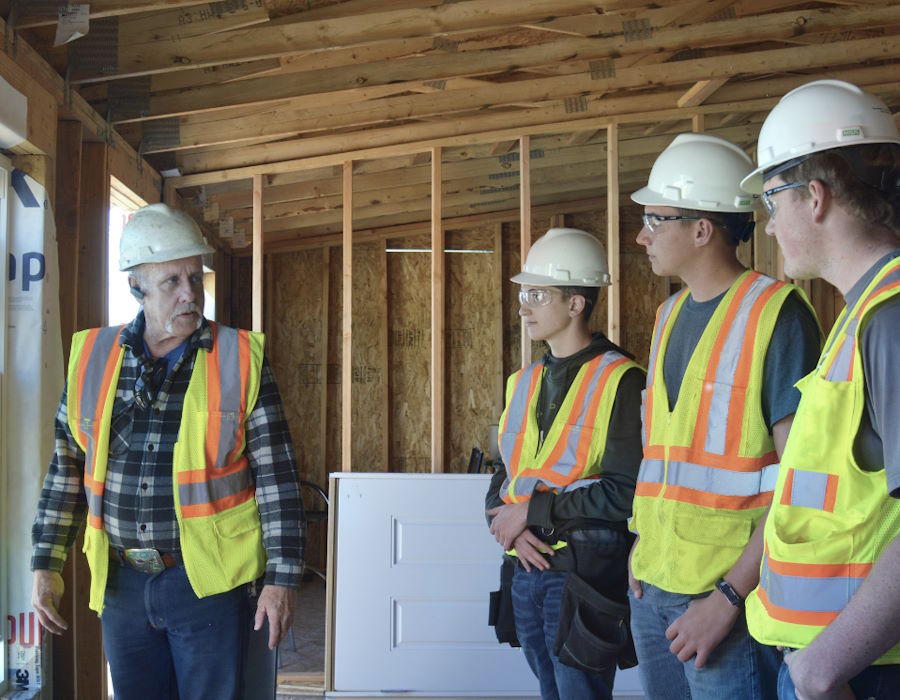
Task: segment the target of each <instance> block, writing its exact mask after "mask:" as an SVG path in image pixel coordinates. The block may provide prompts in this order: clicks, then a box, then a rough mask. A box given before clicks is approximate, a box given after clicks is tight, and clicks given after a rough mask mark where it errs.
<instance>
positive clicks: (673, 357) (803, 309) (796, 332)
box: [663, 290, 821, 432]
mask: <svg viewBox="0 0 900 700" xmlns="http://www.w3.org/2000/svg"><path fill="white" fill-rule="evenodd" d="M727 293H728V292H727V290H726V291H725V292H722V294H720V295H719V296H717V297H715V298H714V299H710V300H709V301H699V302H698V301H695V300H694V298H693V296H691V295H690V294H688V298H687V299H686V300H685V302H684V305H683V306H682V307H681V312H680V313H679V314H678V317H677V318H676V319H675V325H674V326H673V327H672V335H671V337H670V338H669V344H668V346H667V348H666V356H665V358H664V359H663V378H664V379H665V382H666V390H667V391H668V394H669V410H670V411H671V410H672V409H673V408H674V407H675V402H676V401H677V400H678V393H679V391H680V390H681V380H682V378H683V377H684V373H685V370H686V369H687V366H688V362H690V359H691V356H692V355H693V353H694V348H696V347H697V343H698V342H700V336H701V335H703V331H704V330H705V329H706V326H707V324H708V323H709V320H710V318H712V315H713V313H714V312H715V310H716V308H717V307H718V305H719V302H721V301H722V299H723V298H724V296H725V295H726V294H727ZM820 338H821V336H820V332H819V324H818V323H817V322H816V318H815V316H814V315H813V313H812V311H811V310H810V308H809V307H808V306H807V305H806V304H804V303H803V301H801V300H800V298H799V297H798V296H797V295H796V294H790V295H788V298H787V299H785V300H784V304H782V306H781V309H780V311H779V313H778V319H777V320H776V321H775V329H774V330H773V331H772V339H771V340H770V341H769V347H768V349H767V350H766V360H765V365H764V366H763V390H762V414H763V419H764V420H765V422H766V425H767V426H768V427H769V431H770V432H771V430H772V426H773V425H775V424H776V423H777V422H778V421H780V420H781V419H782V418H785V417H787V416H789V415H791V414H792V413H794V412H796V410H797V405H798V404H799V403H800V392H799V390H797V389H796V388H794V384H795V383H796V382H797V380H799V379H801V378H803V377H804V376H806V375H807V374H809V373H810V372H811V371H812V370H813V369H814V368H815V366H816V361H817V360H818V359H819V352H820V350H821V340H820Z"/></svg>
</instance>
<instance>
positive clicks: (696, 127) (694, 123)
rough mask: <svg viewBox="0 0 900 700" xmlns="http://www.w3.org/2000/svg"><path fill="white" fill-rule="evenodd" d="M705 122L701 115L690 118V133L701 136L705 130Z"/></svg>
mask: <svg viewBox="0 0 900 700" xmlns="http://www.w3.org/2000/svg"><path fill="white" fill-rule="evenodd" d="M705 127H706V120H705V119H704V115H703V114H695V115H694V116H693V117H691V131H693V132H694V133H695V134H702V133H703V132H704V131H705V130H706V129H705Z"/></svg>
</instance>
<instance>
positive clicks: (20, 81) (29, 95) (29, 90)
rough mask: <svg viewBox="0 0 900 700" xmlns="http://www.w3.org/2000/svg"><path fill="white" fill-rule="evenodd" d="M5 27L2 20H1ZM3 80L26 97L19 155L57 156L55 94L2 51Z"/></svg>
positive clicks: (0, 64)
mask: <svg viewBox="0 0 900 700" xmlns="http://www.w3.org/2000/svg"><path fill="white" fill-rule="evenodd" d="M0 28H2V21H0ZM0 78H3V79H4V80H5V81H6V82H8V83H9V84H10V85H11V86H12V87H13V89H15V90H16V91H18V92H20V93H21V94H23V95H24V96H25V99H26V103H27V113H26V116H25V142H24V143H22V144H19V145H17V146H16V148H15V149H14V150H15V151H16V152H17V153H32V154H44V155H51V156H52V155H54V154H55V153H56V120H57V103H56V100H55V98H54V95H53V93H51V92H50V91H48V90H47V89H46V88H45V87H44V86H43V85H41V84H40V83H38V82H36V81H34V80H33V79H32V78H31V76H30V75H29V74H28V72H27V71H26V70H24V68H23V66H22V65H21V62H20V61H16V60H15V59H13V58H12V57H10V56H9V54H7V53H6V52H5V51H0Z"/></svg>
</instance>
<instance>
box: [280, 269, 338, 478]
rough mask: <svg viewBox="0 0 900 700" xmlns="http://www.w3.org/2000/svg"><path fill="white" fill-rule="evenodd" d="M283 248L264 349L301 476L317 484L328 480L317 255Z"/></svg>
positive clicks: (320, 295) (320, 293)
mask: <svg viewBox="0 0 900 700" xmlns="http://www.w3.org/2000/svg"><path fill="white" fill-rule="evenodd" d="M315 252H316V254H314V255H309V254H304V253H287V254H284V255H276V256H273V260H272V267H271V269H272V271H273V278H274V279H273V280H272V287H271V288H272V293H273V297H274V298H273V299H272V300H271V303H270V304H269V305H268V307H269V308H271V309H273V312H272V313H273V315H274V316H275V317H276V318H277V323H271V324H267V325H268V326H269V327H270V328H271V331H270V332H269V337H268V339H267V340H268V342H267V351H268V355H269V361H270V362H271V364H272V369H273V370H274V371H275V378H276V380H277V381H278V389H279V391H280V392H281V400H282V403H283V404H284V411H285V415H286V416H287V420H288V425H289V427H290V429H291V436H292V438H293V443H294V453H295V455H296V457H297V465H298V467H299V469H300V478H302V479H306V480H308V481H312V482H314V483H316V484H319V485H320V486H324V485H326V484H327V483H328V476H327V468H326V464H325V462H324V460H323V458H322V457H323V455H322V445H321V431H320V426H321V422H322V418H323V417H322V415H321V405H322V392H323V391H324V390H325V371H326V367H325V366H324V365H323V363H322V358H323V347H322V345H323V343H325V342H326V340H327V339H326V338H323V337H322V314H323V313H324V311H325V309H324V302H325V300H324V299H323V296H322V291H323V290H322V282H321V280H322V255H321V253H320V252H319V251H315Z"/></svg>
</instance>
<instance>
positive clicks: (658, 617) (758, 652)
mask: <svg viewBox="0 0 900 700" xmlns="http://www.w3.org/2000/svg"><path fill="white" fill-rule="evenodd" d="M642 585H643V591H644V593H643V595H642V596H641V598H640V599H635V597H634V596H633V595H632V594H631V591H630V590H629V592H628V597H629V599H630V601H631V633H632V635H633V637H634V647H635V650H636V651H637V657H638V671H639V673H640V676H641V683H642V684H643V686H644V692H645V693H646V694H647V697H648V698H653V700H669V699H670V698H671V699H672V700H682V699H683V698H685V699H692V700H707V699H708V700H722V699H723V698H728V700H742V699H746V700H760V699H764V700H770V699H771V700H774V698H775V697H776V695H775V693H776V689H775V686H776V679H777V673H778V665H779V664H780V663H781V655H780V654H779V652H778V651H777V650H776V649H775V648H774V647H768V646H764V645H762V644H759V643H758V642H757V641H756V640H754V639H753V638H752V637H751V636H750V634H749V633H748V631H747V620H746V618H745V617H744V614H743V613H741V615H740V617H738V619H737V621H736V622H735V624H734V627H732V628H731V632H729V633H728V636H726V637H725V639H723V640H722V641H721V643H720V644H719V646H717V647H716V648H715V650H714V651H713V653H712V654H710V656H709V659H708V660H707V662H706V664H705V665H704V666H703V668H697V667H696V666H694V660H693V659H691V660H690V661H688V662H686V663H682V662H681V661H679V660H678V657H677V656H675V655H674V654H673V653H672V652H671V651H669V644H670V642H669V640H668V639H666V629H667V628H668V627H669V625H671V624H672V623H673V622H674V621H675V620H676V619H677V618H679V617H680V616H681V615H682V614H684V612H685V610H687V607H688V605H689V604H690V602H691V601H692V600H693V599H695V598H702V597H703V595H697V596H690V595H682V594H679V593H669V592H667V591H664V590H662V589H660V588H657V587H656V586H651V585H650V584H648V583H643V584H642Z"/></svg>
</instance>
